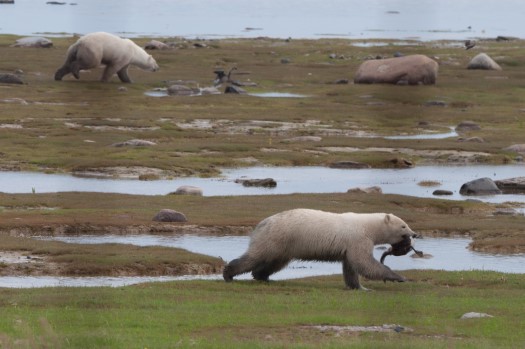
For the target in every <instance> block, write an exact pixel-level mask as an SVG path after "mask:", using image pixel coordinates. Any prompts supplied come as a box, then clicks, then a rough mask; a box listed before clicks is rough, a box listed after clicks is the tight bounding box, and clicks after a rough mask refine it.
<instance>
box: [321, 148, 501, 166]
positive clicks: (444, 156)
mask: <svg viewBox="0 0 525 349" xmlns="http://www.w3.org/2000/svg"><path fill="white" fill-rule="evenodd" d="M319 149H321V150H323V151H326V152H331V153H355V152H380V153H391V154H405V155H409V156H417V157H420V158H422V159H423V161H422V162H420V163H423V164H424V163H425V160H426V161H428V163H432V164H436V163H447V164H466V163H476V162H483V161H484V160H486V159H487V158H489V157H491V154H489V153H484V152H472V151H458V150H418V149H410V148H381V147H369V148H355V147H322V148H319Z"/></svg>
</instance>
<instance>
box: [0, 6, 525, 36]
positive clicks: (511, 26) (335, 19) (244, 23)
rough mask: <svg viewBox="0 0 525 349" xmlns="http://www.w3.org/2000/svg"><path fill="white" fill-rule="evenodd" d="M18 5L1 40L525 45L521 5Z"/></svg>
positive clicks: (1, 21) (3, 9) (2, 17)
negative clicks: (507, 39)
mask: <svg viewBox="0 0 525 349" xmlns="http://www.w3.org/2000/svg"><path fill="white" fill-rule="evenodd" d="M58 1H65V2H66V3H65V5H50V4H47V3H46V2H47V0H15V3H14V4H0V34H17V35H45V36H62V35H69V34H73V33H76V34H85V33H89V32H94V31H107V32H112V33H115V34H118V35H121V36H128V37H139V36H147V37H173V36H182V37H187V38H249V37H259V36H267V37H274V38H289V37H290V38H309V39H312V38H314V39H315V38H327V37H328V38H329V37H337V38H349V39H372V38H378V39H402V40H406V39H416V40H424V41H426V40H440V39H448V40H464V39H470V38H496V37H497V36H512V37H519V38H525V25H523V20H524V18H525V1H523V0H478V1H472V0H322V1H321V0H315V1H314V0H58Z"/></svg>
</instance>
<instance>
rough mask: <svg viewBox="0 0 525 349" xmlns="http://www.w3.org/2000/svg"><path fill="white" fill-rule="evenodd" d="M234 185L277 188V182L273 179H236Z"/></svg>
mask: <svg viewBox="0 0 525 349" xmlns="http://www.w3.org/2000/svg"><path fill="white" fill-rule="evenodd" d="M235 183H240V184H242V185H243V186H245V187H266V188H274V187H276V186H277V182H276V181H275V180H274V179H273V178H264V179H236V180H235Z"/></svg>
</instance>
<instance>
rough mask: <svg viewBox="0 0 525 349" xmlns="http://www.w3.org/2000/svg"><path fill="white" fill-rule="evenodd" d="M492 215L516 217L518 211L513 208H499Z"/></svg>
mask: <svg viewBox="0 0 525 349" xmlns="http://www.w3.org/2000/svg"><path fill="white" fill-rule="evenodd" d="M492 214H493V215H494V216H516V215H518V211H516V210H515V209H513V208H498V209H496V211H494V212H493V213H492Z"/></svg>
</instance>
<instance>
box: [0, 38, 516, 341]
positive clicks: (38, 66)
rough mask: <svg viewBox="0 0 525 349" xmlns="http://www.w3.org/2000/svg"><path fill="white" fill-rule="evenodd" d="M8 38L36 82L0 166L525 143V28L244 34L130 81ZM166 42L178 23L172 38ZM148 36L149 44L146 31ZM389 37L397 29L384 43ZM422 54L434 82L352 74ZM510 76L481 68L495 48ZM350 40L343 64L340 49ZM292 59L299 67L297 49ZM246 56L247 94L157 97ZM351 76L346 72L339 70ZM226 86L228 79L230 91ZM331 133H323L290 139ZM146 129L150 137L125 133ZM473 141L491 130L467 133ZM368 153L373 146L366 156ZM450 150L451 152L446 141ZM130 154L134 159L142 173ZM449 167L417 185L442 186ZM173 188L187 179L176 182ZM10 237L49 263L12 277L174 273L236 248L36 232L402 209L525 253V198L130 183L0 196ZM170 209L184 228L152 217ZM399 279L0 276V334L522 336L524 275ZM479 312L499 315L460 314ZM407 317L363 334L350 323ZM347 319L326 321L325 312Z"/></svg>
mask: <svg viewBox="0 0 525 349" xmlns="http://www.w3.org/2000/svg"><path fill="white" fill-rule="evenodd" d="M17 38H18V37H16V36H12V35H0V54H1V56H2V61H1V62H0V73H13V72H15V71H19V72H20V71H21V72H22V74H21V76H22V79H23V80H24V82H25V84H24V85H7V84H2V85H0V149H1V151H0V170H4V171H5V170H10V171H19V170H28V171H42V172H47V173H54V172H66V173H78V172H86V171H87V172H90V173H103V174H105V175H110V176H117V177H118V176H120V175H123V174H124V175H129V174H130V173H131V174H132V175H133V176H134V177H136V178H137V183H138V184H137V185H140V183H141V182H139V181H138V179H142V180H155V179H158V178H170V177H180V176H189V175H198V176H217V175H219V174H220V169H221V168H224V167H240V166H252V165H254V164H257V165H275V166H284V165H287V166H297V165H321V166H326V165H329V164H331V163H333V162H335V161H356V162H364V163H367V164H369V165H370V166H372V167H378V168H384V167H392V166H395V163H402V161H401V162H396V161H392V160H393V159H397V158H399V159H406V160H407V161H408V162H411V163H413V164H415V166H420V165H424V164H436V163H443V164H447V163H448V164H450V163H454V164H458V163H461V164H463V163H465V164H479V163H498V164H504V163H512V162H516V161H518V160H519V158H518V159H517V158H516V157H517V154H515V153H513V152H510V151H507V150H505V148H506V147H508V146H510V145H512V144H517V143H523V131H524V127H525V126H524V124H523V111H524V108H525V107H524V105H523V100H525V89H524V88H523V81H524V79H525V71H524V69H523V67H524V66H525V48H524V46H523V42H522V41H521V40H512V41H506V42H497V41H493V40H485V41H479V42H478V44H477V45H476V47H475V48H474V49H472V50H469V51H465V50H464V49H463V48H462V47H458V46H455V45H450V43H449V42H431V43H417V44H415V45H412V44H407V45H397V44H394V42H392V43H391V44H389V45H386V46H373V45H371V46H368V47H358V46H355V45H353V44H354V43H355V41H352V40H342V39H341V40H340V39H322V40H291V41H284V40H278V39H269V38H259V39H228V40H212V41H208V42H206V45H205V47H204V48H196V47H195V46H193V45H192V43H191V42H187V41H184V40H182V39H169V40H170V41H173V40H175V41H178V42H179V45H178V48H177V49H171V50H165V51H153V52H152V54H153V55H154V57H155V58H156V60H157V62H158V63H159V65H160V67H161V70H160V71H159V72H157V73H147V72H142V71H139V70H137V69H132V70H131V71H130V76H131V77H132V78H133V79H134V80H135V83H134V84H128V85H126V86H125V89H122V88H120V87H121V86H122V84H121V83H119V82H118V81H117V80H116V79H115V80H113V81H112V82H110V83H107V84H102V83H100V82H98V81H96V80H97V79H98V78H99V76H100V72H99V71H91V72H86V73H83V74H82V75H81V79H80V81H75V80H73V79H72V78H71V77H68V78H66V79H65V80H64V81H62V82H55V81H54V80H53V75H54V72H55V70H56V69H57V68H58V67H59V66H60V65H61V64H62V62H63V60H64V56H65V51H66V49H67V47H68V46H69V45H70V44H72V43H73V42H75V41H76V38H73V37H63V38H53V42H54V48H52V49H35V48H16V47H10V45H11V44H12V43H14V41H15V40H16V39H17ZM157 39H160V40H162V38H157ZM148 40H149V39H143V38H141V39H137V40H136V42H138V43H139V44H141V45H143V44H145V43H146V41H148ZM382 41H383V40H382ZM398 51H399V52H401V53H403V54H405V55H408V54H416V53H418V54H419V53H421V54H425V55H428V56H430V57H433V58H434V59H436V60H437V61H438V62H439V63H440V72H439V77H438V81H437V84H436V85H435V86H418V87H414V86H387V85H354V84H352V83H351V81H352V78H353V73H354V72H355V71H356V69H357V67H358V66H359V64H361V62H363V60H364V59H367V58H368V57H375V56H377V55H381V56H385V57H391V56H393V54H394V53H395V52H398ZM482 51H483V52H486V53H488V54H489V55H490V56H492V57H493V58H495V59H496V61H497V62H498V63H499V64H500V65H501V66H502V67H503V71H498V72H490V71H469V70H466V68H465V67H466V65H467V63H468V61H469V60H470V59H471V58H472V57H473V56H474V55H475V54H477V53H479V52H482ZM332 53H336V57H343V58H342V59H339V58H337V59H332V58H330V54H332ZM282 58H287V59H288V60H289V62H290V63H287V64H283V63H281V59H282ZM233 67H237V70H236V71H235V74H234V75H233V77H234V79H235V80H240V81H251V82H255V83H257V86H255V87H247V88H246V89H247V90H248V92H288V93H296V94H302V95H304V96H306V97H305V98H260V97H254V96H249V95H225V94H221V95H209V96H198V97H188V96H177V97H175V96H171V97H162V98H157V97H151V96H147V95H146V94H145V92H146V91H149V90H153V89H155V88H165V87H167V86H168V85H170V84H171V83H173V82H174V81H182V82H183V83H184V84H188V85H191V86H193V87H197V86H200V87H204V86H211V85H212V84H213V79H214V78H215V76H214V73H213V71H214V70H215V69H216V68H223V69H225V70H229V69H231V68H233ZM342 79H346V80H349V81H350V83H349V84H336V83H335V82H336V81H338V80H342ZM220 88H221V90H223V89H224V86H222V87H220ZM466 120H468V121H473V122H474V123H476V124H478V125H479V126H480V129H479V130H473V131H466V132H460V134H459V137H452V138H446V139H386V138H383V136H392V135H414V134H422V133H443V132H449V131H450V128H451V127H455V126H456V125H458V124H459V123H461V122H462V121H466ZM297 136H318V137H320V139H317V141H304V140H300V141H297V140H294V139H293V138H294V137H297ZM132 139H141V140H146V141H149V142H154V143H155V144H156V145H151V146H118V147H117V146H114V145H115V144H117V143H122V142H126V141H128V140H132ZM468 139H474V140H475V141H468ZM356 150H357V151H356ZM436 151H439V152H436ZM131 169H134V170H131ZM439 183H440V182H439V177H438V176H436V178H434V179H433V181H426V182H421V183H420V185H422V186H429V187H433V186H438V185H439ZM173 189H176V188H173ZM0 203H1V204H0V206H1V207H0V251H2V252H4V253H5V252H9V253H18V254H19V255H20V256H22V257H24V256H25V257H27V256H29V257H30V258H31V259H34V262H35V263H31V264H29V263H27V264H25V266H23V267H21V266H15V265H13V264H12V263H6V262H0V275H91V276H92V275H108V276H109V275H113V276H115V275H178V274H181V273H187V272H188V270H192V271H193V272H195V273H210V272H216V271H217V270H220V268H221V266H222V263H223V262H222V260H220V259H217V258H212V257H208V256H202V255H196V254H193V253H189V252H187V251H183V250H180V249H172V248H163V247H136V246H132V245H114V244H109V245H108V244H106V245H97V246H92V245H91V246H90V245H75V244H64V243H59V242H50V241H43V240H37V239H34V237H35V236H41V235H75V234H86V233H88V234H107V233H113V234H115V233H116V234H129V233H133V232H134V233H136V232H140V233H146V234H186V233H189V234H197V233H198V234H247V233H248V232H249V231H250V229H251V227H253V226H254V225H255V224H257V222H259V221H260V220H261V219H262V218H264V217H267V216H269V215H271V214H273V213H276V212H279V211H283V210H286V209H291V208H297V207H305V208H314V209H322V210H328V211H334V212H343V211H355V212H391V213H394V214H396V215H398V216H400V217H402V218H403V219H404V220H405V221H407V222H408V223H409V224H410V225H411V227H412V228H413V229H414V230H416V231H418V232H420V233H422V234H423V235H425V236H435V235H439V236H456V235H468V236H471V237H472V238H473V243H472V245H471V247H472V248H473V249H476V250H482V251H490V252H501V253H513V252H520V253H523V252H525V235H524V234H523V224H524V220H525V218H524V217H523V216H507V215H495V214H494V212H495V211H496V210H498V209H500V208H507V207H512V206H513V204H512V203H505V204H498V205H494V204H486V203H481V202H467V201H450V200H441V199H420V198H414V197H406V196H399V195H375V194H370V195H367V194H358V193H352V194H350V193H348V194H347V193H331V194H301V195H299V194H294V195H278V196H246V197H190V196H172V195H170V196H133V195H120V194H102V193H54V194H42V193H31V194H5V193H0ZM163 208H171V209H175V210H178V211H181V212H183V213H184V214H185V215H186V216H187V217H188V220H189V222H188V223H186V224H165V223H154V222H152V217H153V216H154V215H155V214H156V213H157V212H158V211H159V210H160V209H163ZM403 275H405V276H407V277H408V278H409V279H410V280H411V282H408V283H403V284H392V283H387V284H384V283H381V282H372V281H367V280H365V281H364V282H363V283H364V285H365V286H366V287H369V288H372V289H374V290H375V291H373V292H353V291H346V290H344V289H343V283H342V280H341V276H340V275H339V276H333V277H316V278H307V279H302V280H287V281H278V282H270V283H258V282H249V281H236V282H233V283H231V284H226V283H224V282H221V281H191V282H171V283H149V284H141V285H135V286H128V287H119V288H59V289H57V288H43V289H26V290H19V289H17V290H14V289H5V288H3V289H2V288H0V313H1V314H2V316H0V348H67V347H73V348H94V347H96V348H99V347H103V348H130V347H137V348H166V347H168V348H169V347H192V346H194V347H199V348H212V347H236V348H254V347H256V348H276V347H278V348H282V347H286V348H288V347H297V348H314V347H327V348H343V347H344V348H346V347H349V346H355V347H362V348H391V347H395V348H421V347H429V348H443V347H454V348H517V347H520V346H522V344H523V343H524V342H525V335H524V334H523V331H522V329H521V327H520V325H521V322H522V321H521V320H522V317H523V316H522V315H523V314H522V309H523V308H524V306H525V303H524V302H525V300H524V299H525V298H524V297H523V289H524V283H525V280H524V277H523V274H503V273H493V272H483V271H470V272H443V271H428V270H421V271H406V272H403ZM467 312H480V313H487V314H490V315H492V317H488V318H480V319H470V320H462V319H460V317H461V315H462V314H464V313H467ZM384 324H387V325H393V327H389V328H394V329H396V330H397V331H392V330H389V331H387V332H370V331H364V332H356V331H352V330H349V329H348V327H347V326H365V327H366V326H382V325H384ZM322 325H327V326H335V327H332V328H330V329H324V330H321V329H319V328H318V327H315V326H322Z"/></svg>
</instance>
